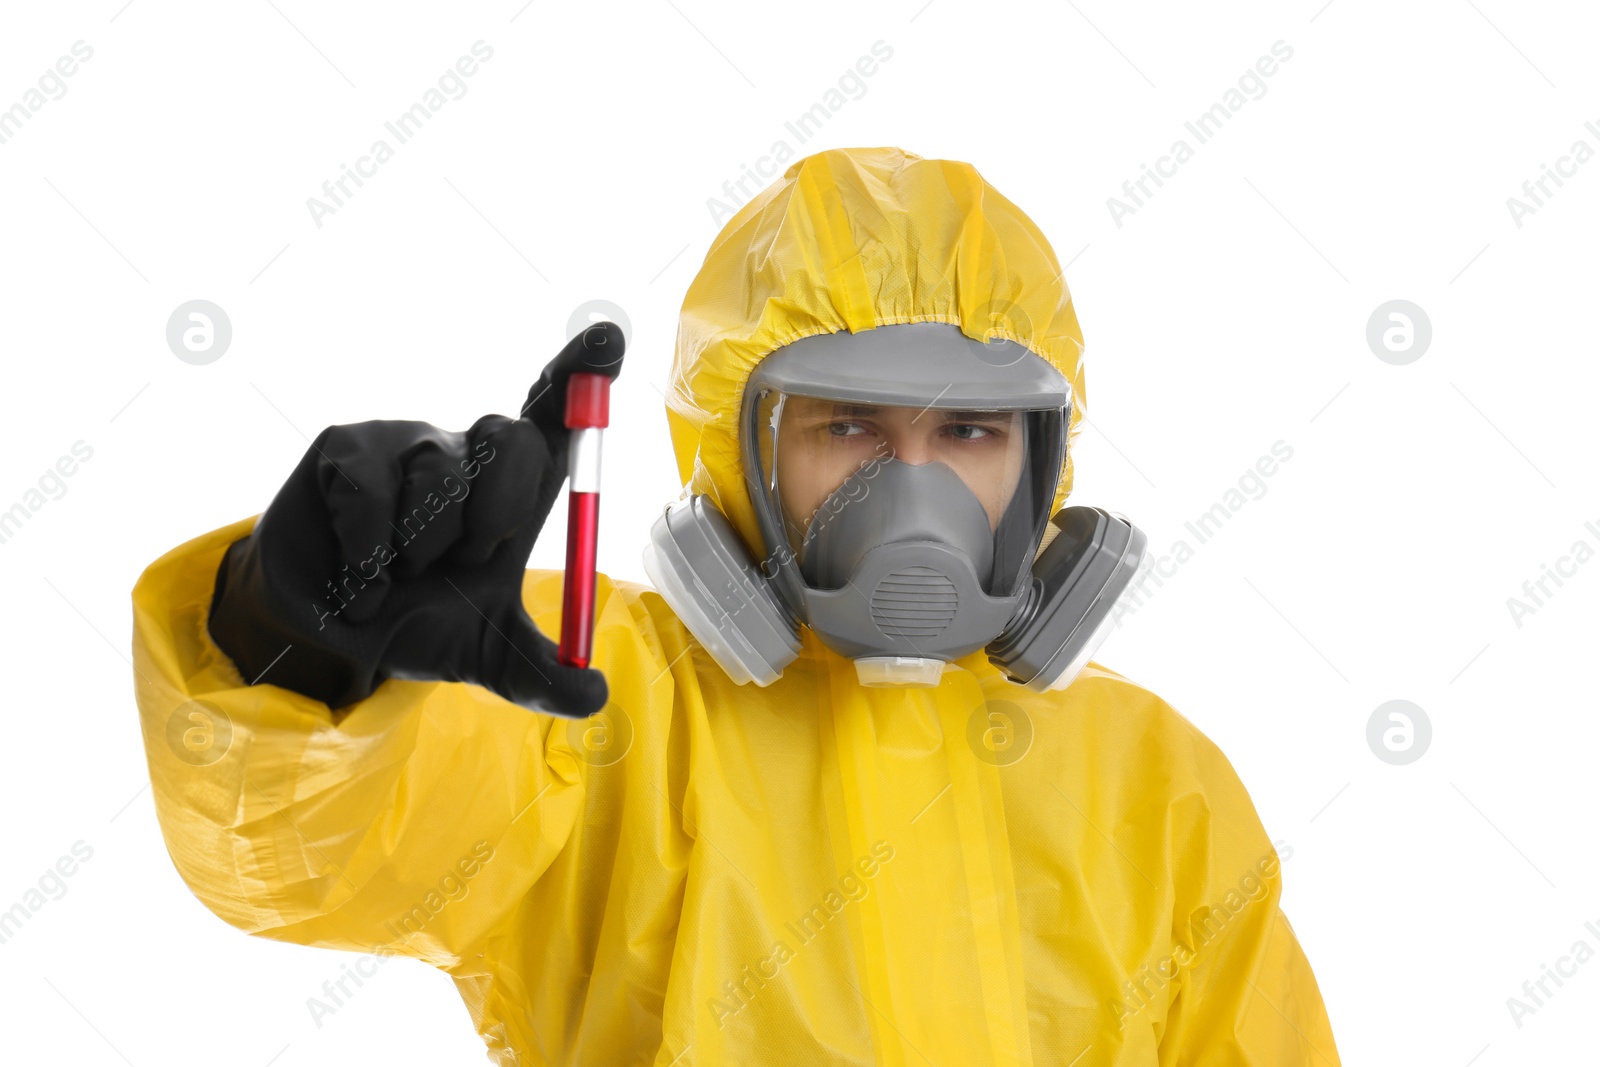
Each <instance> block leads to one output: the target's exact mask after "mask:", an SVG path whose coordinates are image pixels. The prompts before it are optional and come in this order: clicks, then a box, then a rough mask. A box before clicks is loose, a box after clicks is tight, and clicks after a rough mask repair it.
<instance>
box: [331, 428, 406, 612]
mask: <svg viewBox="0 0 1600 1067" xmlns="http://www.w3.org/2000/svg"><path fill="white" fill-rule="evenodd" d="M423 427H427V423H421V422H364V423H356V424H353V425H348V426H330V427H328V428H327V429H325V430H323V431H322V433H321V434H319V435H318V436H317V439H316V440H315V441H313V442H312V444H311V447H312V449H313V450H314V451H315V452H316V453H317V456H318V459H317V481H318V485H319V487H320V489H321V493H322V499H323V503H324V504H325V505H326V506H327V509H328V521H329V524H330V525H331V526H332V527H333V532H334V536H335V537H336V538H337V539H338V541H339V556H340V564H341V566H340V567H338V568H337V569H336V570H335V572H334V573H332V574H328V575H326V576H324V577H321V578H320V581H321V582H323V583H326V584H325V585H324V586H320V587H319V588H325V587H326V585H327V584H331V585H332V586H333V587H334V590H335V591H336V593H337V595H338V596H339V598H340V602H341V603H342V604H343V605H344V607H343V608H342V609H341V613H343V612H348V613H349V614H348V616H347V617H348V619H349V620H350V621H351V622H365V621H367V620H369V619H371V618H373V617H374V616H375V615H376V614H377V612H378V608H379V607H381V606H382V604H383V600H384V598H385V596H386V595H387V593H388V590H389V585H390V574H389V570H388V567H387V564H388V563H389V562H390V561H391V560H392V559H393V556H394V551H395V546H394V542H395V540H396V538H395V536H394V532H393V531H392V530H391V529H390V527H389V521H390V519H391V518H392V517H393V515H394V509H395V501H396V499H397V497H398V495H399V492H400V480H401V473H402V472H401V468H400V462H399V458H398V455H397V453H398V448H399V445H400V443H401V442H403V441H406V440H408V439H409V438H410V437H411V436H413V435H415V434H416V433H417V432H418V430H419V429H420V428H423Z"/></svg>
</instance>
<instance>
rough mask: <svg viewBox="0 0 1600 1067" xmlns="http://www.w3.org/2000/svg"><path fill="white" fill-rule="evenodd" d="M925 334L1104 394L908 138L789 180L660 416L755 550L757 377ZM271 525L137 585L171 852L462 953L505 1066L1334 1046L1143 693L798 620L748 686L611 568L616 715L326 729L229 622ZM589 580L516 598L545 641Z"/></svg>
mask: <svg viewBox="0 0 1600 1067" xmlns="http://www.w3.org/2000/svg"><path fill="white" fill-rule="evenodd" d="M917 321H938V322H946V323H958V324H960V325H961V327H962V328H963V329H964V331H965V332H966V333H967V334H968V335H969V336H972V337H975V338H987V337H992V336H1006V337H1009V338H1011V339H1013V340H1016V341H1018V342H1021V343H1023V344H1025V345H1027V346H1028V347H1029V348H1031V349H1032V350H1033V351H1034V352H1036V353H1038V354H1039V355H1041V356H1043V357H1044V358H1045V359H1047V360H1049V361H1050V362H1051V363H1052V364H1053V365H1055V366H1056V367H1057V368H1058V369H1059V370H1060V371H1061V372H1062V373H1063V374H1064V375H1065V376H1066V377H1067V378H1068V380H1070V381H1072V382H1073V383H1074V388H1075V392H1076V394H1077V399H1078V401H1079V405H1078V406H1079V407H1081V402H1082V393H1083V378H1082V373H1081V364H1080V351H1081V347H1082V346H1081V342H1080V336H1079V330H1078V324H1077V320H1076V318H1075V315H1074V313H1073V308H1072V304H1071V299H1070V297H1069V296H1068V293H1067V290H1066V288H1065V285H1064V283H1063V282H1062V280H1061V266H1060V264H1059V263H1058V262H1057V260H1056V257H1055V255H1054V253H1053V252H1052V251H1051V249H1050V246H1049V244H1048V243H1047V242H1046V240H1045V238H1044V237H1043V235H1042V234H1041V233H1040V232H1039V230H1038V229H1037V228H1036V227H1035V226H1034V225H1033V223H1032V222H1031V221H1029V219H1028V218H1027V217H1026V216H1024V215H1023V214H1022V213H1021V212H1020V211H1019V210H1018V209H1017V208H1016V207H1015V206H1014V205H1012V204H1011V203H1010V201H1008V200H1006V199H1005V198H1004V197H1002V196H1001V195H1000V194H999V193H998V192H996V191H995V190H994V189H993V188H992V187H991V186H989V185H988V184H987V183H986V182H984V180H983V179H982V178H981V177H980V176H979V175H978V173H977V172H976V171H975V170H974V169H973V168H972V167H971V166H969V165H967V164H964V163H956V162H949V161H942V160H925V159H922V158H920V157H918V156H915V155H912V154H910V153H906V152H902V151H900V150H898V149H888V148H883V149H855V150H831V151H827V152H822V153H819V154H816V155H813V156H810V157H806V158H804V159H801V160H798V161H796V162H795V163H793V164H792V165H791V166H790V168H789V169H788V171H787V172H786V173H785V174H784V176H783V178H782V179H781V180H779V181H778V182H776V183H775V184H774V185H773V186H772V187H771V188H769V189H767V190H766V191H764V192H763V193H762V194H761V195H759V196H758V197H757V198H756V199H755V200H753V201H751V202H750V203H749V204H747V205H745V206H744V208H743V209H742V210H740V211H739V212H738V214H737V215H736V216H735V217H734V218H733V219H732V220H730V222H729V223H728V224H727V226H726V227H725V228H724V229H723V231H722V233H720V234H719V235H718V237H717V239H716V241H715V243H714V244H713V245H712V247H711V249H710V252H709V253H708V254H707V256H706V259H705V263H704V265H703V266H702V268H701V270H700V272H699V275H698V276H697V277H696V279H695V281H694V283H693V285H692V286H691V287H690V290H689V292H688V295H687V298H686V299H685V301H684V305H683V311H682V320H681V325H680V329H679V334H678V341H677V354H676V362H675V367H674V377H673V385H672V390H671V395H670V396H669V397H668V409H669V421H670V424H671V430H672V440H673V444H674V447H675V449H676V453H677V459H678V463H679V466H680V468H681V472H682V475H683V478H684V480H685V482H686V483H687V484H688V485H689V487H690V488H691V490H693V491H695V492H699V493H705V494H708V495H710V496H711V497H712V498H713V499H714V500H715V502H716V503H717V505H718V506H719V507H720V508H721V509H722V510H723V511H724V512H725V513H726V514H727V515H728V516H729V518H730V519H731V520H732V521H733V523H734V525H735V527H736V528H737V529H738V530H739V531H740V532H741V534H742V535H743V537H744V538H745V540H746V541H747V543H749V544H751V545H753V546H757V547H758V548H759V545H760V540H759V536H758V534H757V531H756V527H755V521H754V518H753V512H752V509H751V505H750V501H749V499H748V497H747V496H746V493H745V487H744V481H743V472H742V470H741V466H740V458H739V450H738V445H737V442H736V438H735V428H736V412H737V409H738V406H739V401H740V394H741V390H742V387H743V385H744V382H745V380H746V378H747V376H748V375H749V373H750V371H751V368H752V367H753V366H754V365H755V363H756V362H757V361H759V360H760V359H761V358H762V357H763V356H765V355H767V354H768V353H770V352H771V351H773V350H774V349H776V348H778V347H779V346H781V345H783V344H786V343H787V342H790V341H793V340H795V339H797V338H800V337H804V336H807V335H810V334H815V333H822V332H831V331H837V330H842V329H849V330H852V331H860V330H868V329H872V328H873V327H874V326H875V325H879V324H885V323H899V322H917ZM635 358H637V357H635ZM1077 414H1078V412H1077V411H1075V412H1074V415H1075V416H1076V415H1077ZM1069 476H1070V469H1068V470H1064V471H1063V484H1062V486H1061V488H1060V491H1059V492H1058V494H1057V500H1056V504H1057V506H1058V507H1059V506H1060V503H1061V501H1062V499H1064V498H1065V496H1066V494H1067V491H1068V488H1069V481H1068V478H1069ZM610 491H611V492H621V491H626V492H641V491H644V492H649V491H651V490H649V489H647V488H645V487H642V486H634V485H626V486H623V485H621V484H619V482H618V481H617V480H615V479H614V480H613V482H612V488H611V490H610ZM253 521H254V520H245V521H242V522H239V523H236V524H234V525H232V526H229V527H226V528H224V529H220V530H217V531H215V532H213V533H210V534H207V535H205V536H203V537H200V538H198V539H196V540H194V541H191V542H189V543H188V544H185V545H182V546H180V547H178V548H176V549H174V550H173V551H171V552H170V553H168V554H167V555H165V556H163V557H162V558H161V559H159V560H158V561H156V562H155V563H154V564H152V565H151V566H150V567H149V569H148V570H147V571H146V572H145V573H144V575H143V576H142V577H141V579H140V580H139V583H138V585H137V587H136V588H135V590H134V606H135V632H134V653H135V664H136V667H137V672H138V675H139V679H138V682H137V684H138V700H139V706H140V710H141V713H142V716H143V724H144V735H145V742H146V747H147V750H148V754H149V763H150V775H151V779H152V782H153V784H154V795H155V800H156V805H157V811H158V813H159V816H160V821H161V826H162V830H163V833H164V834H165V837H166V842H167V846H168V848H169V850H170V851H171V854H172V858H173V861H174V863H175V864H176V865H177V868H178V870H179V872H180V873H181V874H182V876H183V878H184V880H185V881H186V882H187V883H188V885H189V886H190V888H191V889H192V890H193V891H194V892H195V894H196V895H198V896H199V898H200V899H201V900H202V901H204V902H205V904H206V905H207V907H209V908H211V909H212V910H213V911H215V912H216V913H217V914H218V915H219V916H221V917H222V918H224V919H225V920H227V921H228V922H230V923H232V924H234V925H235V926H238V927H240V928H241V929H244V930H247V931H249V932H251V933H255V934H261V935H263V936H266V937H272V938H277V939H280V940H285V941H294V942H298V943H301V944H306V945H321V946H326V947H331V948H340V949H347V950H350V951H354V952H364V953H366V952H375V951H376V952H380V953H394V954H402V955H406V956H413V957H416V958H419V959H423V960H426V961H428V962H429V963H432V964H433V965H435V966H437V967H440V968H442V969H444V970H445V971H447V972H448V973H449V974H450V975H451V976H452V977H453V978H454V979H455V981H456V984H457V987H458V988H459V990H460V992H461V996H462V998H463V999H464V1000H465V1001H466V1003H467V1008H468V1010H469V1011H470V1012H471V1015H472V1019H473V1021H474V1022H475V1024H476V1025H477V1028H478V1031H479V1032H480V1033H481V1034H482V1036H483V1039H484V1041H485V1042H486V1043H487V1045H488V1047H489V1049H490V1058H491V1059H492V1060H493V1061H494V1062H495V1063H498V1064H507V1065H509V1064H580V1063H581V1064H607V1065H617V1064H646V1063H648V1064H656V1065H661V1067H664V1065H668V1064H672V1065H675V1067H690V1065H694V1064H700V1065H714V1064H729V1065H732V1064H738V1065H743V1067H761V1065H767V1064H805V1065H822V1064H829V1065H839V1067H843V1065H864V1064H884V1065H895V1067H901V1065H908V1067H909V1065H938V1067H976V1065H980V1064H1003V1065H1006V1067H1013V1065H1023V1064H1036V1065H1041V1067H1043V1065H1052V1064H1059V1065H1063V1067H1065V1065H1069V1064H1070V1065H1073V1067H1102V1065H1103V1067H1110V1065H1122V1067H1132V1065H1135V1064H1138V1065H1147V1064H1148V1065H1154V1064H1163V1065H1174V1067H1175V1065H1185V1067H1202V1065H1203V1067H1292V1065H1308V1067H1309V1065H1313V1064H1315V1065H1320V1067H1331V1065H1334V1064H1337V1062H1338V1057H1337V1053H1336V1052H1335V1048H1334V1040H1333V1035H1332V1033H1331V1032H1330V1029H1329V1025H1328V1021H1327V1018H1326V1015H1325V1012H1324V1008H1323V1004H1322V1000H1321V996H1320V994H1319V992H1318V989H1317V984H1316V981H1315V979H1314V978H1313V976H1312V972H1311V968H1310V966H1309V965H1308V963H1307V961H1306V958H1305V956H1304V955H1303V953H1302V952H1301V950H1300V946H1299V944H1298V942H1297V941H1296V938H1295V935H1294V932H1293V930H1292V929H1291V928H1290V926H1289V923H1288V920H1287V919H1286V918H1285V917H1284V915H1283V913H1282V911H1281V910H1280V909H1279V907H1278V900H1279V893H1280V887H1281V882H1280V875H1279V857H1278V855H1277V854H1276V852H1275V851H1274V848H1273V845H1272V843H1271V842H1269V841H1268V839H1267V836H1266V834H1265V833H1264V832H1263V830H1262V827H1261V823H1260V820H1259V818H1258V817H1257V815H1256V812H1255V810H1254V808H1253V807H1252V805H1251V802H1250V798H1249V796H1248V795H1247V794H1246V792H1245V790H1244V787H1243V786H1242V785H1241V784H1240V782H1239V779H1238V778H1237V776H1236V775H1235V774H1234V772H1233V770H1232V768H1231V767H1230V766H1229V764H1228V761H1227V760H1226V759H1225V758H1224V757H1223V755H1222V754H1221V753H1220V752H1219V751H1218V750H1217V749H1216V747H1215V746H1214V745H1212V744H1211V742H1210V741H1208V740H1207V739H1206V738H1205V737H1203V736H1202V735H1201V734H1200V732H1199V731H1198V730H1196V729H1195V728H1194V727H1193V726H1192V725H1191V724H1190V723H1189V722H1188V721H1187V720H1185V719H1184V718H1182V717H1181V716H1180V715H1178V714H1177V713H1176V712H1174V711H1173V710H1172V709H1171V708H1170V707H1169V706H1167V705H1166V704H1165V703H1163V702H1162V701H1161V700H1160V699H1158V698H1157V697H1155V696H1153V695H1152V694H1150V693H1148V692H1146V691H1145V690H1143V689H1141V688H1140V687H1139V686H1137V685H1135V684H1133V683H1132V682H1129V681H1127V680H1126V679H1124V678H1122V677H1120V676H1119V675H1117V674H1114V673H1112V672H1110V671H1108V670H1105V669H1103V668H1100V667H1097V666H1094V665H1091V666H1090V667H1089V669H1088V670H1086V671H1085V672H1084V673H1083V675H1082V676H1080V677H1079V678H1078V679H1077V680H1076V681H1075V682H1074V683H1073V684H1072V685H1071V686H1070V687H1069V688H1067V689H1066V690H1064V691H1061V692H1053V693H1043V694H1036V693H1033V692H1030V691H1028V690H1026V689H1024V688H1022V687H1021V686H1018V685H1015V684H1012V683H1010V682H1009V681H1007V680H1006V679H1005V678H1004V677H1003V676H1002V675H1001V674H1000V673H999V672H998V671H997V670H996V668H994V667H993V666H991V665H990V664H989V662H988V661H987V659H986V658H985V656H984V655H983V654H982V653H981V652H980V653H975V654H973V655H971V656H968V657H966V658H964V659H962V660H961V661H959V663H958V664H957V665H956V669H951V670H948V671H947V672H946V673H945V675H944V677H943V680H942V682H941V683H940V684H939V685H938V686H937V687H935V688H920V689H867V688H863V687H862V686H861V685H859V684H858V683H857V681H856V671H855V668H854V667H853V666H852V664H851V663H850V662H849V661H847V660H844V659H841V658H839V657H838V656H836V655H835V654H834V653H832V652H830V651H829V650H827V649H826V648H825V647H824V646H822V645H821V643H820V642H819V641H818V640H817V639H816V637H815V635H814V634H812V633H811V632H810V631H809V630H806V631H803V633H802V641H803V645H804V648H803V652H802V653H801V656H800V658H799V659H798V660H797V661H796V662H795V663H794V664H793V665H792V666H790V667H789V668H788V669H787V670H785V671H784V673H783V676H782V678H781V679H780V680H779V681H778V682H776V683H775V684H773V685H772V686H770V687H768V688H765V689H761V688H756V687H754V686H744V687H740V686H736V685H734V684H732V683H731V682H730V681H729V680H728V678H727V677H726V675H724V673H723V672H722V671H721V670H720V669H719V668H718V667H717V665H716V664H715V663H714V662H713V661H712V660H711V659H710V658H709V656H708V655H707V654H706V652H705V651H704V650H703V649H702V648H701V647H700V646H699V645H698V644H697V643H696V642H695V641H694V640H693V639H691V638H690V636H689V635H688V633H687V632H686V630H685V629H684V627H683V626H682V625H681V624H680V623H679V621H678V619H677V618H676V617H675V616H674V615H673V614H672V612H671V610H670V609H669V608H668V607H667V606H666V604H665V603H664V602H663V601H662V599H661V598H660V597H659V596H658V595H657V594H656V593H654V592H653V591H651V590H649V589H648V588H644V587H641V586H638V585H634V584H630V583H625V582H613V581H609V580H607V579H605V578H603V577H602V579H601V582H600V590H599V606H598V612H597V624H596V638H595V645H596V655H595V664H596V666H598V667H599V668H600V669H601V670H602V671H603V672H604V673H605V676H606V678H607V679H608V680H609V682H610V686H611V701H610V703H609V704H608V705H607V708H606V710H605V711H604V712H602V713H601V714H600V715H599V716H596V717H595V718H594V719H590V720H583V721H574V720H564V719H559V718H554V717H551V716H547V715H541V714H532V713H530V712H528V711H525V710H524V709H522V708H520V707H517V706H514V705H512V704H509V703H507V702H505V701H503V700H501V699H500V698H498V697H496V696H493V695H492V694H490V693H489V692H488V691H486V690H484V689H480V688H477V687H473V686H468V685H464V684H460V683H445V682H415V681H395V680H391V681H388V682H385V683H384V684H383V685H382V686H380V687H379V688H378V690H377V691H376V692H375V693H373V694H372V695H371V696H370V697H368V698H367V699H365V700H361V701H359V702H358V703H356V704H354V705H351V706H350V707H348V708H343V709H337V710H330V709H329V708H328V707H327V706H326V705H325V704H322V703H320V702H318V701H316V700H313V699H310V698H307V697H304V696H301V695H298V694H296V693H293V692H290V691H287V690H284V689H280V688H277V687H275V686H273V685H271V684H267V683H263V684H259V685H255V686H251V685H247V684H245V680H244V679H242V678H241V677H240V675H239V673H238V671H237V670H236V669H235V667H234V665H233V664H232V662H230V660H229V659H228V658H227V657H226V656H225V655H224V654H223V653H222V652H221V651H220V650H219V649H218V648H217V647H216V645H215V644H214V643H213V641H212V640H211V638H210V636H209V635H208V633H207V628H206V617H207V609H208V605H209V603H210V600H211V596H212V590H213V584H214V576H215V574H216V570H217V565H218V563H219V561H220V560H221V558H222V554H223V551H224V550H225V549H226V548H227V546H228V545H229V543H230V542H232V541H234V540H236V539H238V538H241V537H243V536H245V535H246V534H248V533H249V532H250V530H251V527H252V523H253ZM545 536H547V537H548V536H550V534H549V532H548V531H547V532H546V534H545ZM756 555H757V556H759V555H760V552H759V551H757V552H756ZM561 584H562V575H561V574H560V573H559V572H547V571H530V572H528V574H527V576H526V581H525V584H524V600H525V603H526V605H527V608H528V611H529V612H530V614H531V615H532V616H533V618H534V621H535V622H536V623H537V624H538V626H539V627H540V629H541V630H543V631H544V632H545V633H547V634H548V633H554V632H556V631H557V630H558V629H559V626H558V622H559V610H560V599H561V596H560V594H561ZM194 731H199V734H198V735H196V734H195V733H194ZM196 736H198V737H199V741H198V742H195V737H196ZM397 1022H399V1023H400V1024H401V1025H403V1020H397Z"/></svg>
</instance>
